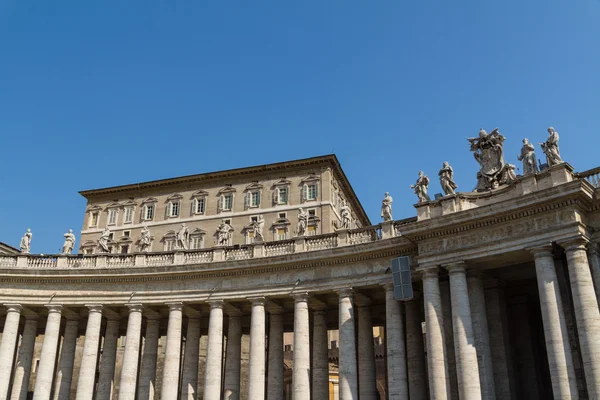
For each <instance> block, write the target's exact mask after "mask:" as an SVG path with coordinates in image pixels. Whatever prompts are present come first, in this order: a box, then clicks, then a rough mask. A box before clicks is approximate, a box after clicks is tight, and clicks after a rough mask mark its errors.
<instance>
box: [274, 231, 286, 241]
mask: <svg viewBox="0 0 600 400" xmlns="http://www.w3.org/2000/svg"><path fill="white" fill-rule="evenodd" d="M285 239H286V231H285V228H278V229H277V237H276V240H285Z"/></svg>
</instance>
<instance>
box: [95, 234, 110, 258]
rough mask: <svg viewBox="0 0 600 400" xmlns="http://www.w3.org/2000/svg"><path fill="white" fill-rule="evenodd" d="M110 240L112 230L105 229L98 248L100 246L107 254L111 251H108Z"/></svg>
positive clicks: (99, 239)
mask: <svg viewBox="0 0 600 400" xmlns="http://www.w3.org/2000/svg"><path fill="white" fill-rule="evenodd" d="M109 239H110V229H108V228H104V232H102V234H101V235H100V237H99V238H98V246H100V249H101V250H102V251H104V252H105V253H108V252H109V249H108V240H109Z"/></svg>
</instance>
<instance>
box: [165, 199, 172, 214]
mask: <svg viewBox="0 0 600 400" xmlns="http://www.w3.org/2000/svg"><path fill="white" fill-rule="evenodd" d="M172 210H173V203H171V202H169V204H168V205H167V209H166V210H165V211H166V213H167V217H170V216H171V212H172Z"/></svg>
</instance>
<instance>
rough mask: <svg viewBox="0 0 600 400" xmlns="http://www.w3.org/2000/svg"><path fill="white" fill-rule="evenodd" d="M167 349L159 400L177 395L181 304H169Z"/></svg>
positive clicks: (174, 397)
mask: <svg viewBox="0 0 600 400" xmlns="http://www.w3.org/2000/svg"><path fill="white" fill-rule="evenodd" d="M168 306H169V325H168V328H167V347H166V350H165V366H164V369H163V378H162V390H161V395H160V398H161V399H176V398H177V394H178V393H179V368H180V366H181V326H182V322H183V303H170V304H168Z"/></svg>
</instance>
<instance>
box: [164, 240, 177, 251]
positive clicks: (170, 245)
mask: <svg viewBox="0 0 600 400" xmlns="http://www.w3.org/2000/svg"><path fill="white" fill-rule="evenodd" d="M174 248H175V241H174V240H165V251H173V249H174Z"/></svg>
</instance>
